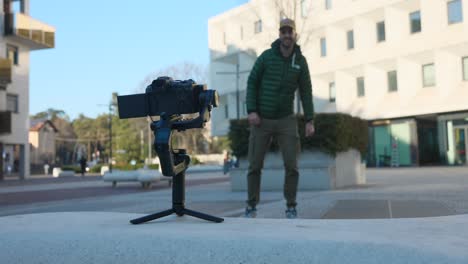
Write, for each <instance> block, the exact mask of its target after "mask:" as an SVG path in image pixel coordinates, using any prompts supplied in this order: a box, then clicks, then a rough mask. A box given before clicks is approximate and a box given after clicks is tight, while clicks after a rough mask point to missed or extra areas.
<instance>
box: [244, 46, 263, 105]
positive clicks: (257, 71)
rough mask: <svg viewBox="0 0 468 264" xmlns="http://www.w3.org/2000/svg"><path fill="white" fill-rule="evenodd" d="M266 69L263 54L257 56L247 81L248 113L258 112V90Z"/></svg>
mask: <svg viewBox="0 0 468 264" xmlns="http://www.w3.org/2000/svg"><path fill="white" fill-rule="evenodd" d="M263 71H264V64H263V54H262V55H260V57H258V58H257V60H256V61H255V64H254V66H253V68H252V71H250V75H249V79H248V81H247V97H246V103H247V113H249V114H250V113H253V112H258V109H257V105H258V104H257V102H258V92H259V89H260V82H261V79H262V75H263Z"/></svg>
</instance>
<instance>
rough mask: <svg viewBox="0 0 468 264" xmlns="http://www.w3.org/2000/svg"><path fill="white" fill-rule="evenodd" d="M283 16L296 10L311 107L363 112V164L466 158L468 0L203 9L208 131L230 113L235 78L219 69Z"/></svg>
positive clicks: (324, 0)
mask: <svg viewBox="0 0 468 264" xmlns="http://www.w3.org/2000/svg"><path fill="white" fill-rule="evenodd" d="M294 5H295V7H294ZM293 10H295V11H293ZM294 14H296V15H294ZM281 16H289V17H291V18H295V19H296V24H297V27H298V32H299V34H300V39H299V44H300V45H301V48H302V51H303V53H304V54H305V56H306V57H307V59H308V63H309V68H310V70H311V76H312V85H313V95H314V105H315V109H316V112H344V113H349V114H351V115H354V116H359V117H361V118H364V119H366V120H369V125H370V129H369V132H370V142H369V143H370V144H369V145H370V146H369V155H368V157H367V161H368V164H369V165H371V166H373V165H382V163H383V162H385V163H388V162H390V161H391V162H392V163H394V164H395V165H429V164H467V163H468V162H467V161H468V156H467V153H466V150H467V148H468V23H467V19H468V1H467V0H317V1H314V0H298V1H281V0H278V1H274V0H251V1H250V2H248V3H246V4H244V5H242V6H240V7H238V8H235V9H233V10H230V11H228V12H226V13H223V14H221V15H219V16H216V17H214V18H212V19H210V21H209V48H210V51H211V58H210V59H211V63H210V66H211V76H210V77H211V87H212V88H214V89H218V91H219V92H220V94H221V95H222V96H221V104H222V105H221V107H220V109H218V110H215V111H214V113H213V115H214V118H213V120H214V121H213V134H214V135H222V134H226V132H227V131H228V126H229V124H228V122H227V121H226V119H227V118H231V119H232V118H235V117H236V115H235V114H234V113H235V111H236V110H235V109H236V107H235V103H236V100H235V94H236V92H235V79H234V77H233V76H227V75H220V74H216V72H220V71H235V65H236V64H237V63H239V64H240V69H241V70H249V69H250V68H251V67H252V65H253V61H254V58H255V57H256V56H258V55H259V54H260V53H261V52H262V51H263V50H264V49H266V48H268V47H269V43H271V42H273V41H274V40H275V38H276V37H277V35H278V23H279V20H280V17H281ZM236 54H241V55H236ZM243 54H252V56H253V58H250V57H249V58H248V59H247V58H246V57H247V56H244V55H243ZM232 58H238V59H237V60H232ZM229 63H231V64H232V65H230V64H229ZM247 77H248V73H247V74H241V75H240V86H239V91H240V95H241V96H240V98H241V99H240V102H241V105H242V106H243V105H244V101H245V89H246V80H247ZM241 109H242V108H241ZM245 114H246V113H245V112H241V117H245ZM387 165H388V164H387Z"/></svg>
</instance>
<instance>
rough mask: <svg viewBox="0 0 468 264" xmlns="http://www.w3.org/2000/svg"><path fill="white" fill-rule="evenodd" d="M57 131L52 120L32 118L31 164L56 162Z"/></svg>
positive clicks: (30, 130)
mask: <svg viewBox="0 0 468 264" xmlns="http://www.w3.org/2000/svg"><path fill="white" fill-rule="evenodd" d="M57 132H58V130H57V128H56V127H55V125H54V124H53V123H52V122H51V121H50V120H31V122H30V127H29V147H30V148H29V149H30V163H31V166H32V165H44V164H53V163H54V162H55V156H56V152H55V151H56V149H55V137H56V135H57Z"/></svg>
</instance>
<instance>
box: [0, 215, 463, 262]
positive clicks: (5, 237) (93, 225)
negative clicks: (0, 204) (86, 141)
mask: <svg viewBox="0 0 468 264" xmlns="http://www.w3.org/2000/svg"><path fill="white" fill-rule="evenodd" d="M140 216H142V215H137V214H125V213H95V212H74V213H49V214H32V215H19V216H7V217H2V218H0V226H1V227H2V228H0V244H1V245H2V250H0V259H1V260H2V263H155V261H156V262H157V263H364V264H366V263H369V264H370V263H396V264H398V263H412V264H413V263H427V264H430V263H437V264H440V263H451V264H456V263H468V251H467V250H466V249H467V248H468V227H467V226H468V215H459V216H447V217H434V218H409V219H408V218H406V219H383V220H382V219H379V220H363V219H360V220H302V219H296V220H287V219H276V220H274V219H243V218H225V222H224V223H221V224H215V223H209V222H206V221H202V220H198V219H195V218H191V217H186V216H184V217H180V218H178V217H175V216H170V217H166V218H163V219H160V220H157V221H153V222H150V223H147V224H142V225H137V226H134V225H131V224H129V222H128V221H129V220H130V219H133V218H136V217H140ZM25 249H27V250H25Z"/></svg>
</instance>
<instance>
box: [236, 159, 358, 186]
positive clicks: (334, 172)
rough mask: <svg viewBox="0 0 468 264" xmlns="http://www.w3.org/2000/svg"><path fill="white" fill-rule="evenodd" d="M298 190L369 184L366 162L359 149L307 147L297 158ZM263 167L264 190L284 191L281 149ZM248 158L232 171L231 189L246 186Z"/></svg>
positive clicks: (262, 181)
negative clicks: (335, 150) (329, 151)
mask: <svg viewBox="0 0 468 264" xmlns="http://www.w3.org/2000/svg"><path fill="white" fill-rule="evenodd" d="M298 166H299V175H300V176H299V186H298V189H299V190H303V191H310V190H332V189H337V188H343V187H347V186H356V185H362V184H366V173H365V172H366V166H365V164H362V163H361V154H360V153H359V152H358V151H356V150H349V151H346V152H340V153H338V154H337V155H336V157H332V156H330V155H327V154H325V153H322V152H319V151H315V152H311V151H304V152H302V153H301V154H300V156H299V160H298ZM263 167H264V169H263V170H262V180H261V190H262V191H282V190H283V185H284V167H283V159H282V156H281V154H279V153H267V154H266V156H265V162H264V166H263ZM247 168H248V161H247V160H245V159H244V160H242V161H241V166H240V168H238V169H233V170H231V172H230V174H229V175H230V178H231V190H232V191H246V190H247Z"/></svg>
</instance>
